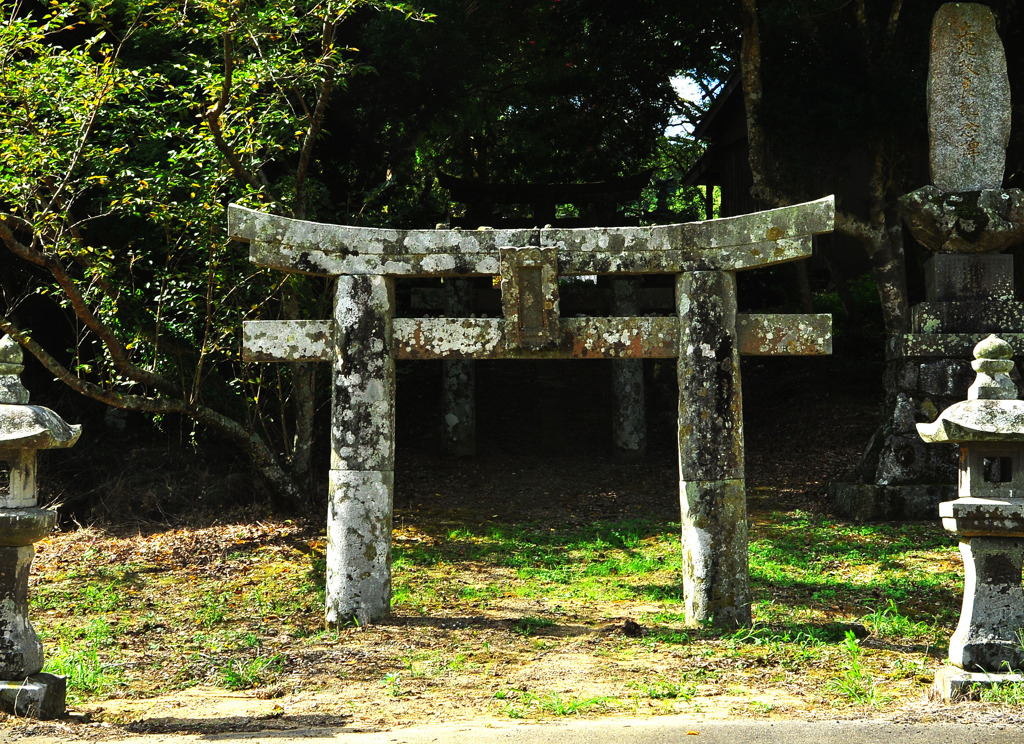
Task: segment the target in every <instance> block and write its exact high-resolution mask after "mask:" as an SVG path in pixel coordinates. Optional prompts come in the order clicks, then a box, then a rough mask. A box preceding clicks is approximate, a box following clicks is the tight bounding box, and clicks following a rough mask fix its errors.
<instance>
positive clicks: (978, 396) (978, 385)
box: [917, 335, 1024, 443]
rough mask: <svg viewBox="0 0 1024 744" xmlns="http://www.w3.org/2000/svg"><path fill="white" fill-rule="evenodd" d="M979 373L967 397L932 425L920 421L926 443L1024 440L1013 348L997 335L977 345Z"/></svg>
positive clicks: (1023, 408) (1022, 405)
mask: <svg viewBox="0 0 1024 744" xmlns="http://www.w3.org/2000/svg"><path fill="white" fill-rule="evenodd" d="M971 366H972V367H973V368H974V371H975V372H977V373H978V377H977V379H976V380H975V381H974V384H973V385H971V387H970V388H969V389H968V391H967V400H964V401H960V402H959V403H954V404H953V405H951V406H950V407H949V408H947V409H946V410H945V411H943V412H942V413H941V414H939V417H938V419H936V420H935V421H934V422H932V423H930V424H918V425H917V431H918V433H919V434H920V435H921V438H922V439H924V440H925V441H926V442H935V443H942V442H960V443H965V442H1024V401H1021V400H1018V399H1017V386H1016V385H1015V384H1014V383H1013V380H1011V379H1010V375H1009V373H1010V371H1011V370H1012V369H1013V349H1012V348H1010V345H1009V344H1008V343H1006V342H1005V341H1003V340H1002V339H1000V338H997V337H996V336H994V335H993V336H989V337H988V338H986V339H985V340H983V341H981V342H980V343H979V344H978V345H977V346H975V347H974V361H973V362H971Z"/></svg>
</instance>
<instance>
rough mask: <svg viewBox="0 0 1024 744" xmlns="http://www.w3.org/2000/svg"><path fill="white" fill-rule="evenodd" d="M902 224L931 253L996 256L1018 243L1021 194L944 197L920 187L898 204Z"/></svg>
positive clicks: (1022, 231)
mask: <svg viewBox="0 0 1024 744" xmlns="http://www.w3.org/2000/svg"><path fill="white" fill-rule="evenodd" d="M899 203H900V211H901V213H902V215H903V220H904V222H906V224H907V227H909V228H910V232H911V233H912V234H913V236H914V238H916V239H917V242H919V243H920V244H921V245H923V246H924V247H925V248H927V249H928V250H930V251H934V252H936V253H998V252H999V251H1001V250H1004V249H1006V248H1009V247H1010V246H1012V245H1016V244H1017V243H1020V242H1021V241H1022V240H1024V192H1022V191H1021V190H1020V189H1009V190H1008V191H1001V190H997V189H986V190H984V191H958V192H946V191H942V190H941V189H939V188H938V187H936V186H925V187H924V188H921V189H918V190H917V191H913V192H911V193H909V194H906V195H904V196H903V197H901V198H900V201H899Z"/></svg>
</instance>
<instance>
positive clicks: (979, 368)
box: [917, 336, 1024, 699]
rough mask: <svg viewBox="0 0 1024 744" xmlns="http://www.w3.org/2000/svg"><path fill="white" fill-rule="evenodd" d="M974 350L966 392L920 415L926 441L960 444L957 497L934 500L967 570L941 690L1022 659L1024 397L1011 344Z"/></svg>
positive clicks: (1006, 673)
mask: <svg viewBox="0 0 1024 744" xmlns="http://www.w3.org/2000/svg"><path fill="white" fill-rule="evenodd" d="M974 356H975V360H974V362H972V366H973V368H974V370H975V372H977V379H976V380H975V382H974V384H973V385H971V387H970V388H969V390H968V393H967V400H966V401H961V402H959V403H955V404H953V405H952V406H950V407H949V408H947V409H946V410H945V411H943V412H942V413H941V414H940V415H939V417H938V419H936V421H934V422H933V423H931V424H918V425H917V429H918V432H919V433H920V435H921V437H922V438H923V439H924V440H925V441H926V442H936V443H946V442H951V443H957V444H959V445H960V466H959V479H958V481H959V482H958V487H957V492H958V498H957V499H956V500H955V501H946V502H943V503H941V504H940V505H939V516H940V517H941V519H942V526H943V527H944V528H945V529H947V530H949V531H950V532H954V533H956V534H957V535H958V537H959V538H960V553H961V555H962V556H963V560H964V573H965V577H964V578H965V581H964V599H963V607H962V610H961V613H960V622H959V624H958V625H957V628H956V631H955V632H954V633H953V636H952V638H950V643H949V662H950V664H952V666H953V668H952V669H946V670H943V672H940V674H939V675H938V676H937V678H936V687H937V691H938V692H939V693H940V694H942V696H943V697H945V698H947V699H948V698H950V697H954V696H956V695H957V694H959V693H962V692H964V691H967V690H969V689H970V688H971V687H973V686H974V685H976V684H978V683H982V684H986V683H991V682H993V681H997V679H998V681H1008V680H1010V679H1012V680H1013V681H1017V680H1018V675H1015V674H1012V673H1013V672H1015V671H1017V670H1020V669H1021V668H1022V667H1024V646H1022V640H1024V639H1022V633H1024V591H1022V588H1021V574H1022V566H1024V401H1021V400H1018V399H1017V388H1016V385H1014V383H1013V381H1012V380H1011V379H1010V376H1009V373H1010V371H1011V370H1012V369H1013V359H1012V356H1013V350H1012V349H1011V348H1010V346H1009V344H1007V343H1006V342H1005V341H1002V340H1001V339H998V338H996V337H995V336H989V337H988V338H987V339H985V340H984V341H982V342H981V343H979V344H978V345H977V346H976V347H975V348H974Z"/></svg>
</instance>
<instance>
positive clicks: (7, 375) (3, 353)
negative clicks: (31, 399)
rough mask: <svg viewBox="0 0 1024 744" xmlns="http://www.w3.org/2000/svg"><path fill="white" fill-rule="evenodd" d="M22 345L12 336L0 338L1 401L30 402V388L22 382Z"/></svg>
mask: <svg viewBox="0 0 1024 744" xmlns="http://www.w3.org/2000/svg"><path fill="white" fill-rule="evenodd" d="M22 358H23V355H22V352H21V346H20V345H18V342H17V341H15V340H14V339H13V338H11V337H10V336H4V337H3V338H0V403H19V404H24V403H28V390H26V389H25V386H24V385H22V384H21V373H22V370H24V369H25V367H24V365H23V364H22V363H21V362H22Z"/></svg>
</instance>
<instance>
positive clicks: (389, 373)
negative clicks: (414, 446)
mask: <svg viewBox="0 0 1024 744" xmlns="http://www.w3.org/2000/svg"><path fill="white" fill-rule="evenodd" d="M391 297H392V287H391V280H389V279H386V278H384V277H379V276H341V277H338V289H337V294H336V300H335V306H334V332H335V347H334V353H335V358H336V359H337V362H336V364H335V368H334V396H333V402H332V405H331V469H332V470H387V471H391V470H394V467H395V449H394V438H395V359H394V356H393V355H392V353H391V349H392V344H393V340H392V329H391V308H392V299H391Z"/></svg>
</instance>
